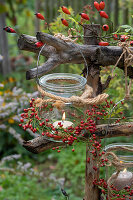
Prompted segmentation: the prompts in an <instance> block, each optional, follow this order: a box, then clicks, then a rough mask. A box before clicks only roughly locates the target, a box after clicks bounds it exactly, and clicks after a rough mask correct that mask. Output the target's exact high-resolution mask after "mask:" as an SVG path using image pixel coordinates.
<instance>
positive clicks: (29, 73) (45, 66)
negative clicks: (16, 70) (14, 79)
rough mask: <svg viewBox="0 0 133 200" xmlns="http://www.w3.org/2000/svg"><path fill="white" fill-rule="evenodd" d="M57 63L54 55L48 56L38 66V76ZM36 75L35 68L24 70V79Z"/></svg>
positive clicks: (57, 60)
mask: <svg viewBox="0 0 133 200" xmlns="http://www.w3.org/2000/svg"><path fill="white" fill-rule="evenodd" d="M58 63H59V59H58V58H57V57H56V56H55V57H50V58H49V59H48V60H47V61H46V62H45V63H44V64H43V65H42V66H39V67H38V76H40V75H42V74H45V73H47V72H49V71H51V70H52V69H54V68H55V67H56V66H57V65H58ZM36 76H37V68H33V69H30V70H28V71H27V72H26V79H27V80H29V79H32V78H35V77H36Z"/></svg>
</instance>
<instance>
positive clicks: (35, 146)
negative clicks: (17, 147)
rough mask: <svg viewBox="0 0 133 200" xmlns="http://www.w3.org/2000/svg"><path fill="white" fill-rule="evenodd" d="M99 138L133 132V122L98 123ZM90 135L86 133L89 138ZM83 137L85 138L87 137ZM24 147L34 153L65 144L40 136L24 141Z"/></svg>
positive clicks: (125, 134) (126, 134)
mask: <svg viewBox="0 0 133 200" xmlns="http://www.w3.org/2000/svg"><path fill="white" fill-rule="evenodd" d="M95 134H96V135H97V136H98V137H99V138H101V139H102V138H105V137H107V138H110V137H117V136H128V135H132V134H133V122H131V123H128V122H127V123H125V124H111V125H107V124H102V125H97V132H96V133H95ZM87 137H88V135H85V138H87ZM85 138H83V140H84V139H85ZM23 146H24V148H26V149H27V150H28V151H31V152H32V153H40V152H43V151H45V150H48V149H51V148H52V147H57V146H65V144H64V143H63V142H56V141H50V140H49V139H48V138H47V137H44V136H39V137H37V138H35V139H33V140H29V141H24V142H23Z"/></svg>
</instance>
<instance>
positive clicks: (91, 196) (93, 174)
mask: <svg viewBox="0 0 133 200" xmlns="http://www.w3.org/2000/svg"><path fill="white" fill-rule="evenodd" d="M91 35H93V36H94V37H93V38H89V37H88V38H86V36H91ZM84 36H85V38H84V42H85V44H87V45H92V46H93V45H97V44H98V43H99V40H98V38H97V36H100V25H97V24H96V25H85V26H84ZM88 60H89V58H88V59H87V64H88V66H85V69H86V70H85V73H84V76H85V77H86V78H87V84H88V85H90V86H91V87H92V88H93V94H92V96H93V97H95V96H97V95H98V94H100V93H102V90H101V85H102V84H101V80H100V70H101V69H100V65H99V64H95V63H94V62H91V63H90V62H88ZM88 158H90V162H89V163H88V162H87V159H88ZM97 160H98V157H96V159H95V160H93V159H92V154H91V152H90V146H89V145H88V144H86V170H85V197H84V199H85V200H98V199H100V191H99V188H98V187H97V186H95V185H94V184H93V181H94V179H98V177H99V169H98V170H97V171H95V170H94V169H93V167H94V166H95V167H97V164H98V163H97Z"/></svg>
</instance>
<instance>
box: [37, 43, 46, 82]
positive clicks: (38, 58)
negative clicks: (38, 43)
mask: <svg viewBox="0 0 133 200" xmlns="http://www.w3.org/2000/svg"><path fill="white" fill-rule="evenodd" d="M45 46H46V44H44V45H43V46H42V47H41V49H40V51H39V54H38V57H37V74H36V81H37V83H38V84H39V79H38V67H39V60H40V55H41V53H42V50H43V48H44V47H45Z"/></svg>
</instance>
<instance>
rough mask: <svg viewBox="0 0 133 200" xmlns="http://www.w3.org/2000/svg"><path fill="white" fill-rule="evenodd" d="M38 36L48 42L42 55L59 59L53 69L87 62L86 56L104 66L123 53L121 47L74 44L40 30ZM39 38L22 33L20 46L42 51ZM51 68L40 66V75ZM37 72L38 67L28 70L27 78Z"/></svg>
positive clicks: (89, 60)
mask: <svg viewBox="0 0 133 200" xmlns="http://www.w3.org/2000/svg"><path fill="white" fill-rule="evenodd" d="M93 32H94V31H93V30H92V33H93ZM36 37H37V40H40V41H42V42H43V43H45V44H46V46H44V48H43V50H42V53H41V55H43V56H45V57H46V58H48V59H49V58H53V57H54V59H56V60H57V63H56V65H55V66H53V65H52V66H51V69H53V67H56V66H58V65H60V64H65V63H73V64H81V63H84V62H85V61H84V58H85V59H86V60H87V63H88V65H89V64H91V63H93V64H95V66H97V65H99V66H103V67H106V66H109V65H115V63H116V62H117V60H118V58H119V57H120V55H121V53H122V48H121V47H117V46H108V47H102V46H98V45H80V44H74V43H71V42H65V41H63V40H61V39H59V38H56V37H54V36H52V35H49V34H46V33H42V32H38V33H37V36H36ZM94 38H95V37H94ZM94 38H93V39H94ZM37 40H36V38H35V37H32V36H28V35H21V36H20V38H19V40H18V47H19V49H21V50H26V51H31V52H34V53H38V52H39V51H40V48H37V47H36V46H35V43H36V42H37ZM91 40H92V38H91ZM132 49H133V48H132ZM83 56H84V58H83ZM118 67H119V68H121V69H123V70H124V66H123V58H122V59H121V61H120V63H119V65H118ZM51 69H50V68H48V69H47V68H46V65H45V64H44V65H43V66H42V67H41V66H39V70H38V75H39V76H40V75H43V74H44V73H46V72H48V71H49V70H51ZM36 74H37V68H33V69H30V70H29V71H27V76H26V78H27V79H32V78H35V77H36ZM128 76H130V78H133V68H132V67H130V66H129V67H128Z"/></svg>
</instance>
